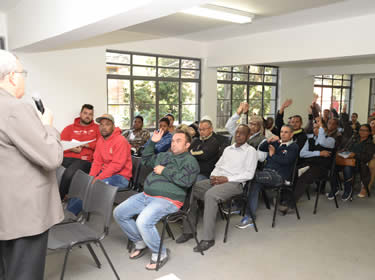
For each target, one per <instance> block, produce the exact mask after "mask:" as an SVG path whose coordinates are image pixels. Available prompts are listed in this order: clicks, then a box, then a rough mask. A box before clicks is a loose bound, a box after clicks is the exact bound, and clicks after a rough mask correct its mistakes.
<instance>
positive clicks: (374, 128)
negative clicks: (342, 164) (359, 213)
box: [358, 119, 375, 198]
mask: <svg viewBox="0 0 375 280" xmlns="http://www.w3.org/2000/svg"><path fill="white" fill-rule="evenodd" d="M370 127H371V135H372V142H373V143H374V144H375V136H374V135H375V119H371V120H370ZM368 168H369V169H370V174H371V179H370V183H369V184H368V189H369V190H371V187H372V185H373V184H374V182H375V158H374V157H372V159H371V160H370V162H369V163H368ZM366 196H367V191H366V188H365V187H364V186H362V188H361V192H360V193H359V194H358V197H361V198H362V197H366Z"/></svg>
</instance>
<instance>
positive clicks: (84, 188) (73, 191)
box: [68, 169, 93, 207]
mask: <svg viewBox="0 0 375 280" xmlns="http://www.w3.org/2000/svg"><path fill="white" fill-rule="evenodd" d="M92 179H93V177H92V176H89V175H88V174H86V173H85V172H83V171H82V170H80V169H78V170H77V171H76V173H74V176H73V178H72V182H71V183H70V187H69V193H68V197H69V198H78V199H80V200H82V203H83V207H84V206H85V203H86V201H87V197H88V195H89V192H90V187H91V182H92Z"/></svg>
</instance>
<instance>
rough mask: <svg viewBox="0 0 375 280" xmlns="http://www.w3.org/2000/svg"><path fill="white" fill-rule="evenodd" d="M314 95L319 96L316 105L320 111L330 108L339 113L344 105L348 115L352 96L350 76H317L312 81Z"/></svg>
mask: <svg viewBox="0 0 375 280" xmlns="http://www.w3.org/2000/svg"><path fill="white" fill-rule="evenodd" d="M314 93H315V94H317V95H318V96H319V98H318V101H317V102H318V104H319V105H320V106H321V107H322V110H325V109H330V108H331V106H332V107H333V108H334V109H336V111H337V112H338V113H341V111H342V108H343V107H344V104H346V106H347V111H346V112H347V113H350V112H349V110H350V100H351V94H352V75H319V76H315V79H314Z"/></svg>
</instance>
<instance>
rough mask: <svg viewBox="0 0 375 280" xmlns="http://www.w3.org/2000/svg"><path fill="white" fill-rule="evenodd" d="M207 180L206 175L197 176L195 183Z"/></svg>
mask: <svg viewBox="0 0 375 280" xmlns="http://www.w3.org/2000/svg"><path fill="white" fill-rule="evenodd" d="M207 179H209V178H208V177H207V176H206V175H203V174H198V176H197V180H196V181H195V182H199V181H203V180H207Z"/></svg>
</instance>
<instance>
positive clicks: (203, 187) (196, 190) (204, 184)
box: [184, 179, 243, 240]
mask: <svg viewBox="0 0 375 280" xmlns="http://www.w3.org/2000/svg"><path fill="white" fill-rule="evenodd" d="M242 191H243V188H242V184H241V183H235V182H227V183H224V184H220V185H215V186H212V185H211V184H210V180H209V179H208V180H203V181H200V182H198V183H196V184H195V185H194V186H193V201H192V204H191V211H190V215H189V219H190V221H191V222H192V223H193V224H194V223H195V221H196V217H197V210H198V205H197V201H198V200H203V201H204V214H203V236H202V239H203V240H215V225H216V216H217V211H218V205H217V203H218V202H219V200H221V201H225V200H228V199H229V198H230V197H232V196H234V195H238V194H241V193H242ZM184 233H192V232H191V231H190V228H189V225H188V224H187V222H184Z"/></svg>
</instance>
